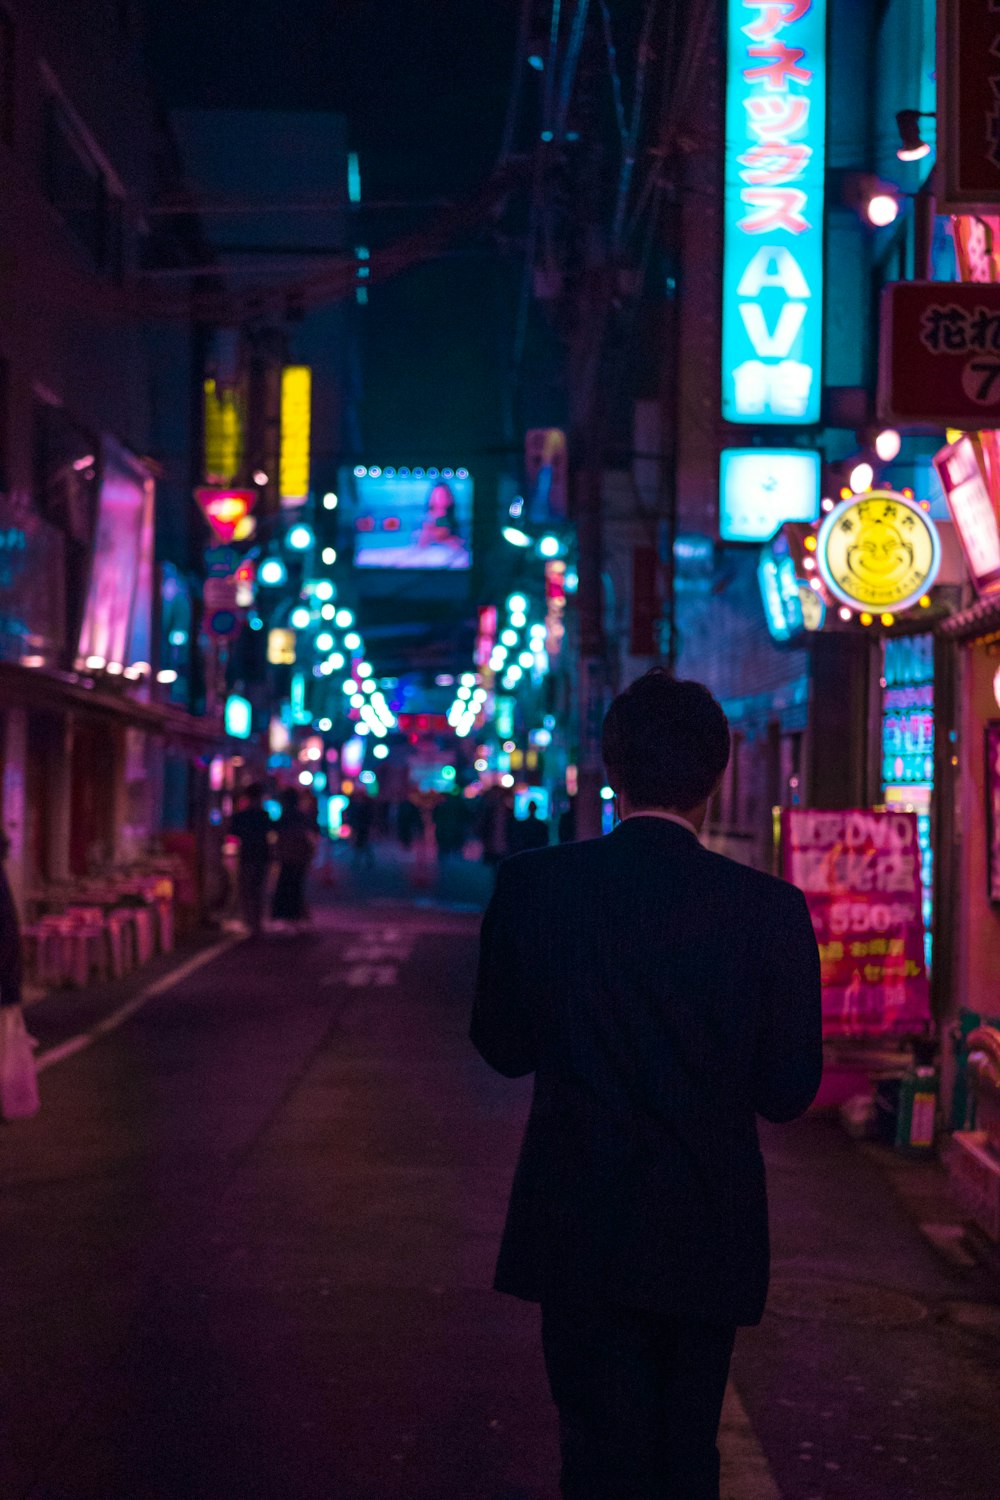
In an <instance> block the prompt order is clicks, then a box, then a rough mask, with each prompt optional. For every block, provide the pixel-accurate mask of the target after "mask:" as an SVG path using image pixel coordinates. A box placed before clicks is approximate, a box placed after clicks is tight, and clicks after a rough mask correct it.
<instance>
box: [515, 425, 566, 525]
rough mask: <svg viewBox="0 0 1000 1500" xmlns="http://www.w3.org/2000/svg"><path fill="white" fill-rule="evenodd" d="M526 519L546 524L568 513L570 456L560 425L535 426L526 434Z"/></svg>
mask: <svg viewBox="0 0 1000 1500" xmlns="http://www.w3.org/2000/svg"><path fill="white" fill-rule="evenodd" d="M524 477H525V483H526V487H527V498H528V504H527V518H528V520H529V521H534V522H537V523H538V524H539V525H544V524H545V523H546V522H547V521H550V520H559V519H561V518H562V517H564V516H565V515H566V507H567V486H568V483H569V455H568V451H567V447H566V434H565V432H563V431H562V429H561V428H559V427H532V428H531V429H530V431H528V432H526V433H525V435H524Z"/></svg>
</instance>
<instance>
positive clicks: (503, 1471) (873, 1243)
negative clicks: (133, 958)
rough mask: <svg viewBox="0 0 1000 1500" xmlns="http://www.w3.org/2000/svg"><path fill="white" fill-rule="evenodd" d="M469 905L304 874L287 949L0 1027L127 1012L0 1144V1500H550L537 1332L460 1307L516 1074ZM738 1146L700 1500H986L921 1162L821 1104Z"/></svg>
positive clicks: (497, 1191) (43, 1028) (964, 1284)
mask: <svg viewBox="0 0 1000 1500" xmlns="http://www.w3.org/2000/svg"><path fill="white" fill-rule="evenodd" d="M488 884H489V882H488V876H487V874H486V872H484V871H482V870H480V869H478V868H476V869H473V868H470V867H467V866H464V865H462V864H461V862H456V863H455V864H454V866H452V867H450V868H447V869H446V870H445V871H444V872H443V874H441V875H440V876H438V874H437V873H436V872H433V871H430V872H428V871H425V870H424V869H422V868H419V867H418V866H417V865H416V864H415V863H414V862H413V861H410V862H400V861H399V860H397V859H395V858H393V859H390V858H389V857H388V856H387V855H386V853H385V852H384V851H379V853H378V855H377V863H376V867H375V868H374V870H371V871H369V870H367V869H362V870H361V871H360V872H357V873H353V872H352V871H351V870H350V868H349V865H348V863H347V862H346V861H344V860H342V859H341V858H340V857H339V855H338V865H337V878H336V883H335V884H334V886H333V887H332V888H331V887H327V886H324V885H323V884H321V883H320V882H317V883H316V887H315V906H316V925H315V928H314V930H313V931H311V932H309V933H306V934H303V935H297V936H291V935H277V934H275V935H267V936H265V937H263V938H260V939H256V940H252V941H245V942H240V943H236V944H235V945H233V946H228V947H225V948H222V949H220V950H219V951H217V952H214V953H213V950H212V948H211V947H209V949H207V950H205V951H203V952H202V953H200V954H196V953H192V954H190V955H187V954H186V955H183V956H182V957H183V958H184V959H185V961H187V960H188V959H191V958H194V959H196V960H198V961H199V962H200V965H201V966H200V967H193V968H190V970H189V972H187V974H186V976H185V977H182V978H181V979H180V981H179V982H178V983H176V984H175V985H173V986H172V987H169V988H161V990H160V992H159V993H155V992H154V993H152V994H147V992H148V990H149V989H150V986H151V985H153V986H155V979H156V976H153V978H151V979H146V980H137V981H136V982H135V984H133V986H132V988H131V990H130V991H129V994H128V995H127V996H123V995H122V994H116V995H109V996H106V997H103V998H102V996H101V995H91V996H87V997H78V998H76V999H72V1000H71V999H69V998H66V999H65V1001H64V1002H61V1001H60V1000H58V999H54V1000H47V1001H45V1002H43V1003H42V1004H41V1005H40V1006H38V1007H36V1008H35V1009H34V1010H33V1011H32V1012H31V1013H29V1019H30V1020H31V1023H32V1025H34V1027H35V1029H36V1031H37V1033H38V1034H39V1036H40V1037H41V1040H42V1043H43V1048H44V1050H46V1051H48V1052H49V1053H50V1054H51V1053H52V1049H53V1048H56V1047H58V1046H60V1044H62V1043H65V1042H66V1041H67V1040H69V1039H71V1038H73V1037H77V1036H80V1037H83V1038H84V1039H85V1040H86V1035H87V1033H89V1032H90V1031H91V1030H92V1028H93V1026H94V1023H95V1021H97V1020H98V1019H99V1017H100V1016H101V1015H102V1014H103V1015H107V1014H109V1013H111V1012H113V1011H114V1010H116V1009H118V1010H119V1011H120V1010H121V1007H122V1005H123V1004H134V1005H135V1006H136V1008H135V1009H134V1010H133V1011H132V1013H131V1014H125V1016H124V1017H123V1018H122V1019H121V1023H120V1024H116V1025H115V1027H114V1029H111V1030H108V1031H107V1032H105V1033H104V1034H101V1035H99V1036H98V1037H97V1038H96V1039H95V1040H94V1041H93V1043H92V1044H89V1045H84V1044H83V1043H81V1050H79V1051H78V1052H76V1053H74V1054H73V1055H66V1056H63V1057H62V1058H61V1060H59V1061H57V1062H55V1063H54V1064H53V1065H50V1066H49V1067H48V1068H47V1069H46V1070H45V1072H44V1073H43V1075H42V1091H43V1110H42V1113H41V1115H40V1116H39V1117H38V1118H37V1119H36V1120H34V1121H28V1122H22V1123H19V1124H17V1125H10V1126H6V1127H4V1129H3V1130H2V1132H0V1191H2V1194H3V1203H4V1215H3V1234H2V1237H0V1239H2V1244H0V1292H2V1304H3V1338H2V1340H0V1401H2V1423H3V1439H2V1444H0V1496H2V1497H3V1500H28V1497H31V1500H250V1497H254V1500H256V1497H261V1500H272V1497H273V1500H279V1497H280V1500H397V1497H398V1500H402V1497H410V1500H445V1497H448V1500H452V1497H453V1500H556V1496H557V1493H558V1486H557V1477H556V1476H557V1455H556V1429H555V1419H554V1414H553V1412H552V1409H551V1406H550V1404H549V1400H548V1394H547V1390H546V1386H545V1380H544V1373H543V1370H542V1364H541V1357H540V1353H539V1349H538V1344H537V1321H538V1320H537V1311H536V1309H534V1308H533V1307H530V1306H526V1305H523V1304H520V1303H518V1302H516V1301H514V1300H512V1299H509V1298H504V1297H500V1296H497V1295H496V1294H495V1293H493V1292H492V1291H491V1290H490V1280H491V1276H492V1268H493V1259H494V1255H495V1250H496V1245H497V1239H498V1235H499V1229H500V1224H501V1222H502V1216H503V1210H504V1206H505V1201H506V1192H507V1189H508V1186H509V1180H510V1174H511V1171H512V1167H513V1162H514V1158H515V1155H516V1151H517V1146H518V1143H519V1140H520V1132H521V1128H522V1124H523V1119H524V1115H525V1111H526V1108H527V1103H528V1098H529V1093H530V1081H529V1080H522V1081H519V1082H517V1083H510V1082H508V1081H506V1080H504V1079H501V1078H499V1077H496V1076H495V1075H493V1074H492V1073H491V1072H490V1071H489V1070H488V1069H487V1068H486V1067H485V1065H484V1064H482V1063H481V1062H480V1060H479V1059H478V1058H477V1057H476V1055H475V1054H474V1053H473V1052H472V1050H471V1048H470V1046H469V1044H468V1042H467V1040H466V1027H467V1020H468V1007H469V1000H470V991H471V984H472V977H473V970H474V962H475V939H476V933H477V928H478V917H477V910H478V907H479V906H480V905H481V904H482V901H483V900H484V899H485V895H486V893H487V891H488ZM222 941H227V939H226V938H225V936H224V935H223V938H222ZM206 952H207V954H208V956H207V958H206ZM163 983H165V984H169V980H165V981H163ZM61 1004H64V1006H65V1008H64V1009H63V1010H60V1006H61ZM765 1151H766V1155H767V1158H768V1165H769V1172H770V1182H771V1191H772V1202H773V1206H774V1242H775V1243H774V1259H775V1274H774V1291H773V1295H772V1300H771V1304H770V1309H769V1312H768V1314H767V1316H766V1317H765V1320H764V1323H763V1324H762V1326H761V1327H760V1328H759V1329H757V1330H750V1331H746V1332H744V1333H743V1334H742V1335H741V1337H740V1340H739V1343H738V1346H737V1354H736V1358H735V1361H734V1370H733V1383H732V1391H731V1395H730V1400H729V1403H728V1405H727V1411H726V1420H725V1426H724V1431H723V1442H722V1446H723V1459H724V1493H725V1495H726V1500H779V1497H784V1500H868V1497H878V1500H918V1497H919V1500H945V1497H948V1496H952V1495H954V1496H958V1497H962V1500H987V1497H989V1500H995V1497H996V1495H997V1494H998V1493H1000V1459H998V1455H997V1431H998V1430H997V1422H996V1410H997V1392H998V1389H1000V1380H998V1376H1000V1356H998V1350H1000V1308H998V1303H1000V1286H998V1285H997V1283H996V1281H995V1280H994V1279H993V1278H992V1276H991V1275H990V1274H989V1273H988V1272H987V1271H985V1270H984V1269H982V1268H980V1267H976V1266H972V1267H968V1266H959V1265H956V1264H953V1263H952V1262H951V1261H950V1260H949V1259H948V1258H946V1257H945V1256H942V1255H941V1254H939V1253H938V1252H937V1251H936V1250H935V1249H934V1248H933V1247H932V1245H931V1243H930V1240H929V1238H928V1235H927V1234H926V1233H924V1232H922V1230H921V1227H920V1226H921V1224H927V1223H931V1224H936V1223H941V1222H946V1221H947V1220H948V1218H949V1217H951V1218H954V1217H955V1215H954V1213H953V1211H952V1210H951V1208H950V1205H949V1204H948V1202H947V1199H946V1197H945V1195H944V1193H943V1186H942V1176H941V1173H940V1170H939V1169H938V1168H937V1167H936V1166H935V1165H932V1164H925V1163H910V1162H904V1161H901V1160H900V1159H898V1158H895V1157H893V1156H892V1155H890V1154H889V1153H885V1152H882V1151H881V1150H879V1149H877V1148H872V1147H863V1146H858V1145H857V1144H856V1143H854V1142H852V1141H850V1140H849V1139H848V1138H847V1137H846V1136H845V1135H843V1133H842V1132H841V1130H840V1128H839V1126H838V1125H837V1124H836V1122H835V1121H833V1120H831V1119H828V1118H809V1119H807V1120H805V1121H803V1122H800V1123H799V1124H797V1125H794V1126H791V1127H784V1128H781V1129H778V1128H768V1129H767V1131H766V1136H765Z"/></svg>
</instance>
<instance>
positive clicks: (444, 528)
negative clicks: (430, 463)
mask: <svg viewBox="0 0 1000 1500" xmlns="http://www.w3.org/2000/svg"><path fill="white" fill-rule="evenodd" d="M355 483H356V485H357V490H356V494H357V515H356V520H355V529H356V533H357V536H356V541H355V549H354V565H355V567H358V568H443V569H449V570H455V569H459V570H461V569H466V568H468V567H470V565H471V563H472V546H471V532H472V495H473V482H472V480H471V478H469V476H468V475H467V474H465V473H464V472H462V471H459V472H458V473H455V472H452V471H451V470H447V471H441V472H439V473H428V472H424V473H422V474H420V475H416V474H412V473H411V474H406V475H400V474H398V473H394V474H392V475H391V476H387V475H386V473H385V471H384V470H383V471H380V472H379V473H378V474H377V475H373V474H372V473H371V471H369V472H368V473H367V474H365V475H364V476H362V477H356V479H355Z"/></svg>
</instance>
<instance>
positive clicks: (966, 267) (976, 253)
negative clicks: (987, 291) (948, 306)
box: [951, 214, 1000, 286]
mask: <svg viewBox="0 0 1000 1500" xmlns="http://www.w3.org/2000/svg"><path fill="white" fill-rule="evenodd" d="M951 233H952V238H953V239H954V241H955V260H956V261H957V263H958V279H959V281H975V282H978V283H979V285H980V286H983V285H986V284H989V283H991V282H997V281H1000V217H998V216H997V215H996V214H956V216H955V217H954V218H953V219H952V221H951Z"/></svg>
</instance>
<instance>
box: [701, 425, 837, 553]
mask: <svg viewBox="0 0 1000 1500" xmlns="http://www.w3.org/2000/svg"><path fill="white" fill-rule="evenodd" d="M819 465H820V461H819V454H818V453H811V452H809V450H808V449H804V448H724V449H723V450H722V462H721V473H720V503H719V530H720V533H721V536H722V539H723V541H724V542H766V541H767V539H768V538H769V537H772V536H773V535H774V533H775V532H776V531H777V529H778V527H779V526H780V525H781V524H782V523H783V522H784V521H815V519H816V517H817V516H818V515H819V480H820V468H819Z"/></svg>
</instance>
